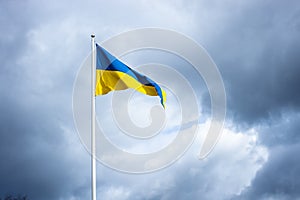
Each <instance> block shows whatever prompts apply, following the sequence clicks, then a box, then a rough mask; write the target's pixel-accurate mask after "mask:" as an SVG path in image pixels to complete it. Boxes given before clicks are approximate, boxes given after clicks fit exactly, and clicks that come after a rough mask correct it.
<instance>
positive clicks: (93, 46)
mask: <svg viewBox="0 0 300 200" xmlns="http://www.w3.org/2000/svg"><path fill="white" fill-rule="evenodd" d="M91 38H92V62H91V63H92V69H91V89H92V91H91V153H92V155H91V165H92V166H91V167H92V174H91V175H92V200H96V188H97V187H96V141H95V139H96V137H95V136H96V135H95V71H96V59H95V58H96V56H95V53H96V51H95V35H91Z"/></svg>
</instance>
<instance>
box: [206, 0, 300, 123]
mask: <svg viewBox="0 0 300 200" xmlns="http://www.w3.org/2000/svg"><path fill="white" fill-rule="evenodd" d="M219 6H221V5H219ZM221 12H222V13H230V14H227V15H225V17H224V18H221V17H222V15H220V13H217V12H216V13H215V14H216V16H218V14H219V15H220V18H221V19H219V23H218V24H215V26H213V27H214V29H215V31H217V32H216V33H214V37H213V38H211V39H210V41H209V42H207V41H206V42H205V43H207V44H206V45H207V48H208V51H209V52H210V53H211V55H212V57H213V58H214V60H215V61H216V63H217V65H218V67H219V68H220V70H221V73H222V75H223V78H224V81H225V86H226V92H227V97H228V113H229V115H230V116H231V117H233V118H234V119H236V120H238V121H239V122H240V123H242V122H243V123H248V124H253V123H255V122H263V121H265V120H268V119H271V118H274V117H275V116H280V113H281V112H282V110H285V109H292V110H295V111H296V110H297V111H298V110H299V106H300V93H299V92H298V90H299V88H298V87H299V85H300V79H299V75H300V67H299V66H300V58H299V56H298V52H299V51H300V38H299V33H300V17H299V16H300V11H299V2H298V1H288V2H286V1H251V2H249V3H245V4H243V3H241V5H240V4H235V3H234V2H231V3H230V4H228V5H226V6H224V10H221Z"/></svg>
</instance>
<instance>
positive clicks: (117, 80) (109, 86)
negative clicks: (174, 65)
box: [95, 44, 166, 107]
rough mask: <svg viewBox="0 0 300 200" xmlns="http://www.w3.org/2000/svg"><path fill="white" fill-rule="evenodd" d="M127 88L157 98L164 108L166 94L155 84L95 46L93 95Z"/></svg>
mask: <svg viewBox="0 0 300 200" xmlns="http://www.w3.org/2000/svg"><path fill="white" fill-rule="evenodd" d="M128 88H133V89H135V90H137V91H138V92H140V93H143V94H146V95H150V96H159V97H160V102H161V104H162V106H163V107H165V101H166V93H165V91H164V90H163V89H161V88H160V86H159V85H158V84H157V83H155V82H154V81H152V80H151V79H150V78H148V77H146V76H144V75H142V74H140V73H138V72H136V71H134V70H133V69H131V68H130V67H128V66H127V65H126V64H124V63H123V62H121V61H120V60H118V59H117V58H116V57H115V56H113V55H111V54H110V53H109V52H108V51H107V50H105V49H104V48H103V47H101V46H99V45H98V44H96V88H95V95H96V96H97V95H104V94H107V93H109V92H110V91H114V90H125V89H128Z"/></svg>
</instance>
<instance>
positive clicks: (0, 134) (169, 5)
mask: <svg viewBox="0 0 300 200" xmlns="http://www.w3.org/2000/svg"><path fill="white" fill-rule="evenodd" d="M0 26H1V28H0V60H1V63H2V64H1V67H0V91H1V92H0V95H1V103H0V160H1V161H0V198H3V197H4V196H6V195H8V194H12V195H27V196H28V198H29V199H33V200H34V199H38V200H50V199H59V200H76V199H89V198H90V195H91V191H90V156H89V153H88V152H87V151H86V149H85V148H84V146H83V144H82V143H81V141H80V138H79V136H78V133H77V130H76V127H75V124H74V121H73V113H72V92H73V83H74V80H75V78H76V74H77V72H78V70H79V68H80V66H81V64H82V62H83V61H84V59H85V58H86V57H87V56H88V55H89V53H90V34H91V33H95V34H96V37H97V40H98V41H99V42H101V41H104V40H106V39H108V38H110V37H111V36H114V35H116V34H119V33H121V32H124V31H128V30H132V29H136V28H144V27H159V28H164V29H171V30H174V31H178V32H180V33H183V34H185V35H187V36H189V37H191V38H193V39H194V40H195V41H196V42H197V43H199V44H201V45H202V46H203V47H204V48H205V49H206V50H207V52H208V54H209V55H210V56H211V58H212V59H213V60H214V62H215V63H216V65H217V66H218V68H219V71H220V73H221V76H222V78H223V81H224V85H225V91H226V95H227V116H226V121H225V126H224V129H223V133H222V136H221V138H220V140H219V142H218V143H217V145H216V147H215V149H214V150H213V151H212V153H211V154H210V155H209V156H208V157H207V158H205V159H204V160H199V159H197V155H198V153H199V146H200V145H201V141H203V135H205V130H207V127H208V121H207V119H205V117H204V119H202V120H200V122H199V124H198V126H199V134H198V135H199V136H198V137H197V138H196V140H195V142H194V144H193V145H192V146H191V148H190V149H189V150H188V151H187V152H186V153H185V154H184V155H183V157H181V158H180V159H179V160H177V161H176V162H175V163H173V164H172V165H171V166H169V167H167V168H164V169H162V170H159V171H157V172H154V173H148V174H139V175H136V174H128V173H121V172H118V171H116V170H113V169H110V168H109V167H106V166H104V165H102V164H101V163H97V171H98V174H97V184H98V185H97V195H98V198H99V199H105V200H106V199H107V200H110V199H118V200H119V199H120V200H126V199H130V200H139V199H145V200H158V199H163V200H169V199H204V200H206V199H210V200H211V199H216V200H223V199H237V200H239V199H243V200H244V199H245V200H248V199H249V200H250V199H258V200H282V199H283V200H292V199H300V190H299V188H300V173H299V172H300V161H299V159H297V155H298V153H300V135H299V131H298V128H299V127H300V125H299V124H300V93H299V88H298V86H299V85H300V79H299V75H300V58H299V55H298V53H299V51H300V38H299V33H300V6H299V2H298V1H297V0H290V1H283V0H275V1H274V0H273V1H271V0H263V1H262V0H253V1H237V0H224V1H217V0H212V1H196V0H191V1H183V0H175V1H168V0H163V1H148V0H142V1H132V0H128V1H120V0H119V1H117V0H112V1H100V0H99V1H96V0H87V1H79V0H75V1H66V0H63V1H55V2H54V1H53V2H50V1H45V0H41V1H38V0H24V1H20V0H10V1H4V0H1V1H0ZM138 55H139V54H138V53H137V54H136V56H135V58H137V57H138ZM133 57H134V56H133ZM128 61H130V56H129V57H128ZM131 61H132V63H134V59H131ZM136 62H138V61H136ZM172 62H174V60H169V63H172ZM184 69H185V68H184ZM184 69H183V71H184ZM193 89H194V90H195V91H196V92H197V91H200V92H197V95H198V96H200V98H199V107H200V108H201V110H202V111H203V113H205V112H206V111H207V110H209V109H210V103H209V98H208V96H207V92H206V93H205V92H204V93H201V90H202V89H203V87H202V86H201V87H200V86H196V85H194V86H193ZM203 90H205V89H203ZM150 103H151V102H150ZM146 111H148V110H146ZM135 112H137V111H135ZM131 114H132V115H133V116H134V109H133V111H132V112H131ZM137 116H138V117H136V119H137V118H139V116H142V113H140V112H137ZM203 116H206V115H203ZM133 118H134V117H133ZM141 118H142V117H141ZM104 120H105V119H104ZM173 120H174V121H175V122H176V120H177V118H176V119H173ZM175 122H174V123H173V122H171V125H170V126H172V125H173V126H175V125H174V124H176V123H175ZM108 128H110V126H108ZM123 137H124V136H123ZM123 137H122V138H120V139H118V138H114V139H113V140H114V142H119V144H120V145H122V144H123V143H124V142H123ZM122 142H123V143H122ZM159 142H164V140H161V141H159ZM159 142H157V143H155V141H154V143H153V148H154V149H155V148H156V147H157V146H158V145H160V143H159ZM123 145H126V144H123ZM138 149H140V150H141V151H143V150H147V147H145V146H138Z"/></svg>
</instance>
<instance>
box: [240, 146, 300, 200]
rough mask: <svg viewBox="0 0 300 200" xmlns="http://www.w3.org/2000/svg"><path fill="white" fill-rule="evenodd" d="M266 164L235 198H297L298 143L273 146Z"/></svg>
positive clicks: (299, 168)
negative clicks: (249, 184) (286, 145)
mask: <svg viewBox="0 0 300 200" xmlns="http://www.w3.org/2000/svg"><path fill="white" fill-rule="evenodd" d="M271 152H272V153H271V155H270V158H269V161H268V162H267V164H266V165H265V166H264V167H263V169H262V170H261V171H259V172H258V173H257V175H256V177H255V179H254V181H253V182H252V183H251V186H250V187H249V188H247V189H245V190H244V191H243V193H242V194H241V195H238V196H237V197H236V199H249V200H250V199H278V200H279V199H285V200H292V199H298V198H299V196H300V191H299V187H300V181H299V171H300V163H299V159H298V156H297V155H298V154H299V152H300V145H299V144H294V145H291V146H289V148H286V147H273V148H272V151H271Z"/></svg>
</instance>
